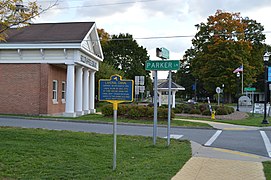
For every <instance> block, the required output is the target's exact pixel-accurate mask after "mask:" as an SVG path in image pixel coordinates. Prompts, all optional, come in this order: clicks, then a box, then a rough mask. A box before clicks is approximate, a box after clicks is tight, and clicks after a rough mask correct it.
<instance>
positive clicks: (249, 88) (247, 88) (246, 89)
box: [244, 87, 256, 91]
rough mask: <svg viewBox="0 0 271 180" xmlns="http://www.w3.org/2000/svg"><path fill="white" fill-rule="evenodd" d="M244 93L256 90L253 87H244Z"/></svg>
mask: <svg viewBox="0 0 271 180" xmlns="http://www.w3.org/2000/svg"><path fill="white" fill-rule="evenodd" d="M244 91H256V88H254V87H245V88H244Z"/></svg>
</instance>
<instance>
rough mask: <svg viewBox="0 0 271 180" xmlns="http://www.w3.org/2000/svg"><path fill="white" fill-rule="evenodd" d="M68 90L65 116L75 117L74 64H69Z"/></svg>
mask: <svg viewBox="0 0 271 180" xmlns="http://www.w3.org/2000/svg"><path fill="white" fill-rule="evenodd" d="M67 66H68V68H67V90H66V107H65V113H64V115H65V116H69V117H75V116H76V113H75V112H74V64H68V65H67Z"/></svg>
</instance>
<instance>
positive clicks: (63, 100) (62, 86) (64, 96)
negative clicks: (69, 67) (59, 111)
mask: <svg viewBox="0 0 271 180" xmlns="http://www.w3.org/2000/svg"><path fill="white" fill-rule="evenodd" d="M61 100H62V103H65V102H66V82H65V81H62V84H61Z"/></svg>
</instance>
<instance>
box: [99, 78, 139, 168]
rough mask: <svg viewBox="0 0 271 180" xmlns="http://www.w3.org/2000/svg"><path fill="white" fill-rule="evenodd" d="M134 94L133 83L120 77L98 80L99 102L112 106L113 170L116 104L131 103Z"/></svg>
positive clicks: (115, 140) (115, 141)
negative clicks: (105, 102) (108, 103)
mask: <svg viewBox="0 0 271 180" xmlns="http://www.w3.org/2000/svg"><path fill="white" fill-rule="evenodd" d="M133 93H134V81H133V80H122V77H121V76H120V75H113V76H111V79H100V80H99V101H107V102H110V103H112V104H113V110H114V124H113V137H114V145H113V170H116V167H117V115H118V104H119V103H122V102H132V101H133Z"/></svg>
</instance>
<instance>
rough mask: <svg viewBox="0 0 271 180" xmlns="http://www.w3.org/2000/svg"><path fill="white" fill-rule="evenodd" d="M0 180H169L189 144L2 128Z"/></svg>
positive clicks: (184, 158) (187, 152)
mask: <svg viewBox="0 0 271 180" xmlns="http://www.w3.org/2000/svg"><path fill="white" fill-rule="evenodd" d="M0 137H1V138H0V179H163V180H164V179H171V177H172V176H174V175H175V174H176V173H177V172H178V171H179V170H180V168H181V167H182V166H183V165H184V164H185V162H186V161H187V160H189V158H190V157H191V146H190V143H189V142H188V141H177V140H172V141H171V145H170V147H167V146H166V140H165V139H160V138H159V139H158V140H157V145H156V146H153V145H152V138H150V137H139V136H120V135H119V136H118V138H117V142H118V145H117V170H116V171H112V158H113V136H112V135H102V134H95V133H83V132H70V131H53V130H41V129H21V128H4V127H2V128H0Z"/></svg>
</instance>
